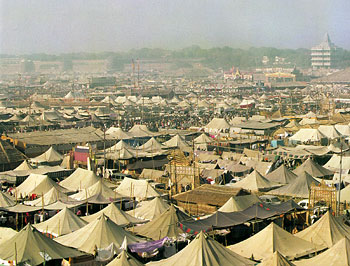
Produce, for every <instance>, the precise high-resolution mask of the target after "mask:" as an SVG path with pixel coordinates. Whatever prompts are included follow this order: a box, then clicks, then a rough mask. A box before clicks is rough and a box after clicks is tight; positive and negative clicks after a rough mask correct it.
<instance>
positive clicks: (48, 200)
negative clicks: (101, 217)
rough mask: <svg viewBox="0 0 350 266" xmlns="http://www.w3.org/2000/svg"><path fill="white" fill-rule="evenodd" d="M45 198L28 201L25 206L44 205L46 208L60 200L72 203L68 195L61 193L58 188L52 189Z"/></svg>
mask: <svg viewBox="0 0 350 266" xmlns="http://www.w3.org/2000/svg"><path fill="white" fill-rule="evenodd" d="M43 197H44V198H42V197H40V198H38V199H36V200H32V201H26V202H25V204H26V205H30V206H38V207H40V206H42V205H43V204H44V206H46V205H50V204H53V203H55V202H57V201H58V200H62V201H67V202H68V201H71V199H70V198H68V195H67V194H65V193H63V192H61V191H59V190H58V189H57V188H56V187H53V188H51V189H50V190H49V191H48V192H46V193H45V194H44V196H43ZM71 203H72V204H74V203H78V202H75V201H74V202H71Z"/></svg>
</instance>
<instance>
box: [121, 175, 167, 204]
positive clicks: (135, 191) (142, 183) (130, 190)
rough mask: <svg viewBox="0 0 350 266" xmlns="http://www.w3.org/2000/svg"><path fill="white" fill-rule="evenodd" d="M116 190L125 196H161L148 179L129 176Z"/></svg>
mask: <svg viewBox="0 0 350 266" xmlns="http://www.w3.org/2000/svg"><path fill="white" fill-rule="evenodd" d="M115 191H116V192H118V193H120V194H121V195H123V196H125V197H136V198H137V199H147V198H153V197H158V196H160V195H159V193H158V192H157V191H156V190H155V189H154V188H153V187H152V186H151V185H150V184H149V183H148V182H147V181H146V180H137V179H132V178H128V177H125V178H124V179H123V181H122V182H121V183H120V185H119V186H118V187H117V188H116V189H115Z"/></svg>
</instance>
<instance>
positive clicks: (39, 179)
mask: <svg viewBox="0 0 350 266" xmlns="http://www.w3.org/2000/svg"><path fill="white" fill-rule="evenodd" d="M53 187H54V188H55V189H57V190H58V191H60V192H63V193H66V192H68V190H67V189H66V188H64V187H61V186H60V185H58V184H57V183H56V182H55V181H53V180H52V179H51V178H49V177H48V176H47V175H39V174H30V175H29V176H28V177H27V179H26V180H24V182H23V183H22V184H20V185H19V186H18V187H17V188H16V190H15V191H16V193H17V195H18V197H19V196H20V195H21V194H22V196H26V195H32V194H37V195H42V194H46V193H47V192H48V191H49V190H50V189H52V188H53Z"/></svg>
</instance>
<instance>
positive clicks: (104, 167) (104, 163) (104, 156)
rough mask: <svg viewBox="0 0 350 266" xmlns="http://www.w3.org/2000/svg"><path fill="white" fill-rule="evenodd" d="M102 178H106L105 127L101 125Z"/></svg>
mask: <svg viewBox="0 0 350 266" xmlns="http://www.w3.org/2000/svg"><path fill="white" fill-rule="evenodd" d="M103 177H106V125H105V124H103Z"/></svg>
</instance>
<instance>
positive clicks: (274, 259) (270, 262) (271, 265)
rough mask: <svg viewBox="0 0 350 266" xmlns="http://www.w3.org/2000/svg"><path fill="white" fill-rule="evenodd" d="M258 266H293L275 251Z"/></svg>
mask: <svg viewBox="0 0 350 266" xmlns="http://www.w3.org/2000/svg"><path fill="white" fill-rule="evenodd" d="M259 266H295V264H294V263H292V262H290V261H289V260H288V259H287V258H286V257H284V256H283V255H282V254H281V253H279V252H278V251H275V252H274V253H273V255H271V256H270V257H269V258H267V259H265V260H263V261H262V263H260V264H259Z"/></svg>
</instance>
